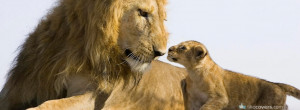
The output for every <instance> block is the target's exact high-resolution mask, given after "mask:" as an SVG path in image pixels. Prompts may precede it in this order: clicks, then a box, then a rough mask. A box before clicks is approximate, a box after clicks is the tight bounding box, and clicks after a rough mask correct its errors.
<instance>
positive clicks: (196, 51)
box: [194, 46, 207, 59]
mask: <svg viewBox="0 0 300 110" xmlns="http://www.w3.org/2000/svg"><path fill="white" fill-rule="evenodd" d="M194 54H195V57H196V59H202V58H204V57H205V56H206V54H207V52H206V51H205V49H203V48H202V47H200V46H198V47H195V48H194Z"/></svg>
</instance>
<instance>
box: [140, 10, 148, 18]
mask: <svg viewBox="0 0 300 110" xmlns="http://www.w3.org/2000/svg"><path fill="white" fill-rule="evenodd" d="M138 11H139V15H140V16H143V17H145V18H147V17H148V12H145V11H143V10H141V9H138Z"/></svg>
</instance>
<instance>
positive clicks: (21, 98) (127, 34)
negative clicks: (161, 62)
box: [0, 0, 167, 110]
mask: <svg viewBox="0 0 300 110" xmlns="http://www.w3.org/2000/svg"><path fill="white" fill-rule="evenodd" d="M165 4H166V1H165V0H61V1H60V2H59V3H58V5H57V6H56V7H55V8H54V9H53V10H52V11H50V12H49V14H48V15H47V16H46V17H45V18H44V19H42V20H41V22H40V23H39V25H38V26H37V27H36V29H35V31H33V32H32V33H31V34H30V35H29V37H28V38H27V40H26V41H25V43H24V44H23V45H22V46H21V48H20V53H19V55H18V56H17V58H16V60H15V64H14V67H13V68H12V70H11V71H10V72H9V74H8V79H7V82H6V84H5V86H4V88H3V90H2V91H1V99H0V106H1V109H4V110H5V109H24V108H27V107H33V106H37V105H39V104H41V103H43V102H45V101H47V100H51V99H59V98H64V97H69V96H72V94H69V88H75V89H76V87H74V86H72V87H70V86H71V85H72V84H74V79H73V78H71V76H74V77H76V75H78V76H84V77H87V78H88V79H90V80H89V83H90V84H92V85H94V84H96V85H97V86H96V88H97V90H98V92H101V93H106V94H110V93H111V92H112V90H113V89H114V87H115V86H116V85H117V84H119V82H122V81H124V82H125V83H126V84H127V83H129V82H128V81H130V80H134V79H135V81H133V82H132V83H136V81H138V80H137V79H138V76H139V75H141V73H143V72H144V71H146V70H147V69H148V68H149V67H150V63H151V61H152V60H153V59H157V56H160V55H163V53H164V51H165V48H166V42H167V32H166V30H165V27H164V19H165V18H166V15H165V9H164V6H165ZM141 13H142V14H145V13H147V17H144V16H142V15H141ZM126 49H129V50H131V52H132V53H131V54H130V55H128V56H127V55H125V52H124V51H125V50H126ZM157 52H159V53H161V54H159V55H157V54H156V53H157ZM75 79H76V78H75ZM124 86H125V85H124ZM93 87H94V86H92V89H91V90H92V91H93V90H94V89H95V88H93ZM79 88H82V87H79ZM83 88H84V87H83ZM88 90H89V89H88ZM74 91H79V92H78V93H82V92H86V90H83V91H81V90H74Z"/></svg>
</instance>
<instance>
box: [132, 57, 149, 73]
mask: <svg viewBox="0 0 300 110" xmlns="http://www.w3.org/2000/svg"><path fill="white" fill-rule="evenodd" d="M126 62H127V63H128V64H129V66H130V68H131V70H132V71H133V72H138V73H144V72H146V71H148V70H149V69H150V67H151V63H150V62H140V61H137V60H135V59H132V58H126Z"/></svg>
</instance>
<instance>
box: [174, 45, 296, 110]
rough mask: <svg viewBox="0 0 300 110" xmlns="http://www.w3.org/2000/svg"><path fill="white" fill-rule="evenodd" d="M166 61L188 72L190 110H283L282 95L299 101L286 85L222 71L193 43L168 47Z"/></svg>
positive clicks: (292, 90)
mask: <svg viewBox="0 0 300 110" xmlns="http://www.w3.org/2000/svg"><path fill="white" fill-rule="evenodd" d="M168 60H170V61H172V62H176V63H179V64H182V65H183V66H184V67H185V68H186V69H187V71H188V76H187V79H186V83H187V87H186V90H187V93H188V101H187V102H188V104H187V108H188V109H190V110H196V109H199V108H200V110H221V109H223V110H234V109H238V107H239V105H240V104H241V103H242V104H244V105H252V106H265V107H266V109H278V108H279V109H284V108H285V101H286V94H288V95H291V96H294V97H296V98H298V99H300V91H299V90H298V89H297V88H295V87H292V86H290V85H287V84H282V83H273V82H269V81H266V80H262V79H259V78H255V77H251V76H247V75H243V74H240V73H236V72H232V71H229V70H225V69H222V68H221V67H220V66H218V65H217V64H216V63H215V62H214V61H213V60H212V59H211V57H210V56H209V53H208V51H207V49H206V48H205V46H204V45H203V44H201V43H199V42H197V41H186V42H182V43H180V44H178V45H176V46H173V47H171V48H170V49H169V53H168ZM273 107H274V108H273ZM275 107H276V108H275ZM248 109H251V108H248Z"/></svg>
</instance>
